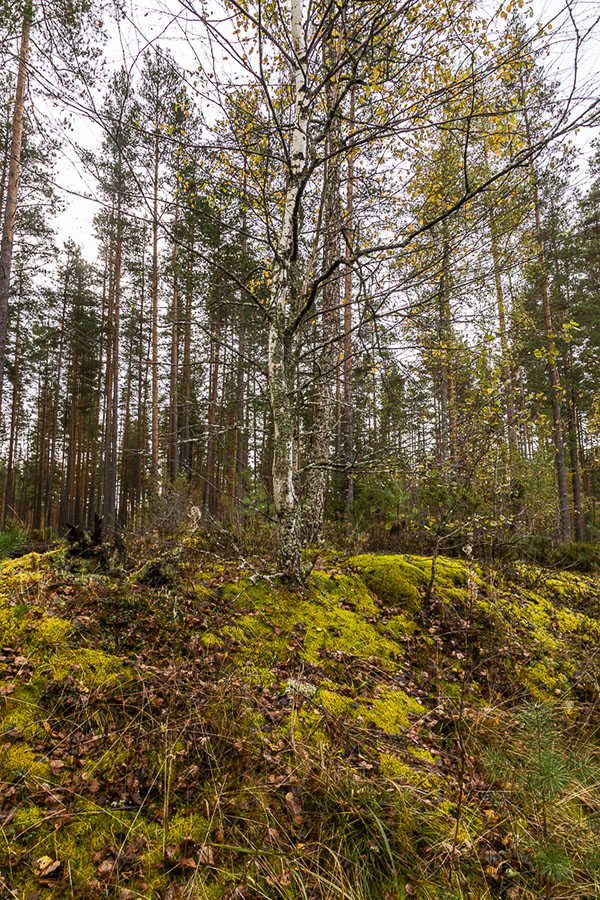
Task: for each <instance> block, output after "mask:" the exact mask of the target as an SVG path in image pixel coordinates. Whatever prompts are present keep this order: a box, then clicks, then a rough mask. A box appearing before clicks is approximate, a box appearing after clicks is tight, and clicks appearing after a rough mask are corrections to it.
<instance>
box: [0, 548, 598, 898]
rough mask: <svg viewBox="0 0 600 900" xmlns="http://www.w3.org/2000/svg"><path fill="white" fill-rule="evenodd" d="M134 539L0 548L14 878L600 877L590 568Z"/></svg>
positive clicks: (103, 883)
mask: <svg viewBox="0 0 600 900" xmlns="http://www.w3.org/2000/svg"><path fill="white" fill-rule="evenodd" d="M136 558H137V559H138V560H139V562H138V565H137V567H136V568H135V569H134V570H131V571H128V572H123V573H122V574H121V575H114V576H111V577H107V576H106V575H103V574H102V573H101V572H99V571H96V570H95V567H94V564H93V563H92V562H90V561H89V560H87V561H86V560H78V559H70V558H69V557H68V555H67V554H66V553H65V552H64V551H62V550H58V551H54V552H52V553H49V554H45V555H42V556H38V555H37V554H29V555H28V556H25V557H22V558H21V559H18V560H7V561H5V562H4V563H3V564H2V567H1V568H0V628H1V631H2V634H1V636H0V643H1V645H2V650H1V653H0V671H1V674H2V680H1V685H0V721H1V725H0V728H1V738H0V740H1V742H2V743H1V744H0V778H1V779H2V807H1V819H0V822H1V830H0V877H1V878H2V882H3V885H4V890H5V892H6V894H7V896H11V897H15V898H27V900H46V898H50V897H62V896H64V897H69V898H72V900H77V898H87V897H90V898H92V897H105V898H113V897H116V898H120V900H134V898H138V897H139V898H149V900H150V898H161V900H177V898H179V897H181V898H184V897H186V898H187V897H189V898H206V900H213V898H214V900H233V898H240V900H242V898H268V900H271V898H272V900H276V898H289V900H292V898H294V900H295V898H304V900H333V898H345V900H367V898H369V900H395V898H401V897H405V896H415V897H417V898H421V900H442V898H444V900H467V898H471V900H475V898H477V900H484V898H490V900H491V898H505V900H527V898H529V900H537V898H541V897H545V898H555V900H558V898H567V897H570V898H588V897H589V898H592V897H597V896H598V894H599V892H600V854H599V853H598V850H597V847H598V846H600V818H599V810H600V788H599V785H600V753H599V749H600V748H599V746H598V737H597V729H598V713H597V700H598V677H597V664H596V653H597V651H596V648H597V646H598V641H599V638H600V624H599V622H598V603H599V601H598V596H599V591H598V588H599V582H598V581H597V580H596V576H595V575H594V574H593V573H588V574H575V573H573V572H564V573H557V572H552V571H549V570H544V569H540V568H537V567H535V566H532V565H530V564H522V563H518V564H517V563H516V564H512V565H511V567H510V569H509V568H508V567H507V568H505V569H504V570H496V571H491V570H486V571H483V570H481V569H479V568H478V567H477V566H475V565H474V564H471V563H470V562H469V561H467V562H460V561H457V560H450V559H445V558H439V559H438V561H437V565H436V571H435V578H434V581H433V590H432V591H431V595H430V596H429V598H428V602H425V595H426V592H427V588H428V585H429V582H430V579H431V560H430V559H428V558H426V557H420V556H410V557H398V556H375V555H362V556H358V557H350V558H340V557H333V556H332V555H327V554H325V555H323V557H322V558H321V559H320V560H318V559H315V560H313V563H314V564H315V567H314V569H313V571H312V573H311V575H310V577H309V579H308V581H307V584H306V586H305V588H304V589H303V590H302V591H298V590H290V589H289V588H286V587H284V586H282V585H280V584H278V583H277V582H276V581H275V580H274V579H273V578H271V577H269V576H268V573H264V572H261V571H260V570H259V569H257V568H253V567H252V566H251V565H250V564H248V563H244V564H242V563H239V562H238V563H235V562H231V563H226V562H223V561H222V560H215V557H214V556H211V555H210V551H207V550H206V548H201V547H198V545H197V544H196V543H195V541H194V538H193V537H191V538H189V537H188V538H185V537H184V538H183V539H181V538H179V539H178V540H177V541H176V542H175V541H174V542H172V543H171V545H170V546H168V547H167V548H166V549H165V548H163V550H162V552H161V554H160V556H159V557H158V558H156V557H155V558H149V556H148V553H147V552H146V553H142V552H139V548H138V552H137V553H136Z"/></svg>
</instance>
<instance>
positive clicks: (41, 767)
mask: <svg viewBox="0 0 600 900" xmlns="http://www.w3.org/2000/svg"><path fill="white" fill-rule="evenodd" d="M1 736H2V735H1V733H0V738H1ZM49 777H50V767H49V766H48V763H47V762H45V760H44V759H42V758H40V754H39V753H36V752H35V751H34V750H33V749H32V748H31V747H30V746H28V744H26V743H24V742H22V741H17V742H16V743H14V744H11V745H9V746H8V747H6V748H3V749H2V755H1V758H0V778H2V779H3V780H5V781H20V780H21V779H23V780H24V781H25V783H26V784H27V785H28V786H30V787H35V786H37V784H39V783H40V782H42V781H47V780H48V778H49Z"/></svg>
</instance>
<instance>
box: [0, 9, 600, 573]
mask: <svg viewBox="0 0 600 900" xmlns="http://www.w3.org/2000/svg"><path fill="white" fill-rule="evenodd" d="M0 14H1V16H2V21H3V29H2V37H1V39H0V58H1V60H2V71H3V73H4V75H3V80H2V89H1V101H2V123H3V125H2V131H1V135H0V210H1V214H2V250H1V256H0V367H1V371H2V380H1V381H0V390H1V398H2V417H1V422H0V429H1V432H0V451H1V460H0V497H1V498H2V500H1V504H0V505H1V509H2V518H3V522H4V525H5V527H6V528H8V529H9V530H10V529H11V528H12V529H15V528H17V529H19V528H21V529H26V530H28V531H29V532H30V533H31V535H32V538H33V539H34V540H37V541H47V540H49V539H50V538H52V537H54V536H56V535H58V534H61V533H64V531H65V529H66V528H67V526H68V524H72V525H75V526H78V527H83V526H92V525H93V523H94V521H95V517H96V516H100V517H101V518H102V531H103V536H104V539H105V540H109V541H110V540H114V538H115V535H117V534H118V533H119V532H120V531H121V530H123V529H125V530H140V529H141V530H158V531H161V530H172V529H174V528H177V527H179V526H180V525H183V524H187V523H189V520H190V518H192V520H193V521H194V522H196V524H199V525H202V526H203V527H205V528H206V529H207V530H209V531H212V532H214V533H216V534H218V535H220V536H221V537H225V538H226V539H227V540H228V541H230V542H232V543H233V544H234V545H235V546H236V547H238V548H243V549H244V550H245V551H246V550H251V549H257V548H260V549H261V550H264V549H266V548H268V547H269V546H272V547H273V548H274V549H275V550H276V552H277V554H278V558H279V565H280V568H281V570H282V571H284V572H285V573H286V574H288V575H289V576H291V577H293V578H296V577H298V576H299V573H300V566H301V563H300V559H301V557H300V549H301V547H302V546H303V545H311V546H320V545H321V544H322V543H323V541H324V539H326V540H327V541H328V542H329V543H331V544H334V545H337V546H341V545H343V546H345V547H348V548H356V549H359V548H373V547H375V548H377V549H395V550H402V551H406V550H407V551H413V550H420V551H424V552H426V551H432V552H434V553H435V554H437V553H438V552H450V553H451V552H453V551H454V550H456V549H457V548H459V549H460V548H462V546H463V545H464V544H465V542H468V543H469V544H472V545H473V546H474V548H475V552H476V553H479V554H486V555H490V554H491V555H496V556H498V555H520V556H523V555H525V556H527V555H529V556H531V557H533V558H536V559H544V560H547V559H548V558H549V557H550V556H551V554H552V553H555V554H556V553H558V554H559V555H560V556H562V557H564V558H571V557H577V558H581V556H582V554H583V555H585V553H588V554H589V553H590V552H591V551H590V550H589V549H588V550H582V549H581V547H580V546H578V545H581V546H584V545H592V546H593V544H594V543H595V542H596V540H597V535H598V526H597V518H596V498H597V496H598V490H599V489H600V488H599V486H598V483H597V482H598V476H597V469H598V459H597V441H598V438H597V433H598V428H599V425H600V383H599V378H600V371H599V370H598V363H597V360H598V349H599V347H598V344H599V342H600V331H599V330H598V316H597V309H598V299H599V291H600V205H599V204H600V180H599V179H600V152H599V150H598V146H597V144H596V143H595V140H594V136H595V133H596V130H597V126H598V117H599V110H598V78H597V75H596V72H595V68H594V65H593V59H594V52H595V51H596V50H597V47H598V32H597V27H598V26H597V21H596V13H595V11H594V9H593V7H588V6H586V5H584V4H579V5H572V4H567V5H565V6H564V7H563V6H557V7H556V9H551V11H550V14H549V13H548V10H547V9H544V11H543V12H540V11H539V10H536V15H534V12H533V10H532V9H531V8H529V7H528V5H527V4H525V3H523V2H517V3H504V4H503V3H498V4H494V5H491V6H489V7H488V6H485V5H484V4H478V3H471V2H462V0H461V2H451V3H448V4H445V5H444V7H443V8H440V7H437V6H436V5H434V4H433V3H431V2H429V0H420V2H408V3H403V4H401V3H397V2H391V0H384V2H378V3H360V4H358V3H351V2H341V3H311V4H309V5H307V6H306V7H305V8H303V7H302V4H300V3H298V2H297V0H292V2H291V3H290V5H289V8H282V7H280V6H278V5H277V4H275V5H269V4H267V5H264V4H262V3H259V4H256V5H253V4H247V3H238V2H235V0H233V2H226V3H223V4H216V3H215V4H211V5H209V6H208V7H205V6H196V5H195V4H193V3H191V2H187V0H185V2H182V3H166V4H164V5H163V6H162V7H161V8H160V9H152V10H150V9H146V8H142V6H141V5H134V6H126V5H122V6H119V5H118V4H102V3H92V2H87V0H79V2H66V0H65V2H62V0H61V2H55V3H52V4H47V3H44V2H31V0H25V2H24V3H17V4H11V5H10V7H9V6H8V4H2V6H1V7H0ZM538 17H539V18H541V21H538ZM65 160H68V164H67V163H66V162H65ZM70 167H74V169H75V170H76V172H77V173H78V174H76V175H71V174H68V173H70V172H72V171H73V169H72V168H70ZM67 182H68V183H67ZM73 196H80V201H79V204H78V205H75V206H74V205H73V201H72V199H70V198H72V197H73ZM92 206H93V208H94V211H95V213H94V217H93V238H92V236H91V235H89V234H82V233H81V222H82V221H83V222H85V216H86V215H87V213H85V212H83V211H84V210H86V209H90V208H91V207H92ZM74 209H81V210H82V212H81V213H80V218H79V225H78V226H77V224H76V223H77V221H78V220H77V218H76V217H74V216H73V211H74ZM70 223H71V224H72V225H73V226H75V227H74V228H73V233H70V232H69V226H70ZM67 235H68V238H67V239H65V237H66V236H67ZM80 244H83V248H84V249H82V247H81V246H80ZM94 249H97V253H96V255H95V257H93V256H92V254H93V252H94Z"/></svg>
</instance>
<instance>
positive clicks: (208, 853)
mask: <svg viewBox="0 0 600 900" xmlns="http://www.w3.org/2000/svg"><path fill="white" fill-rule="evenodd" d="M213 861H214V855H213V852H212V847H209V846H208V845H207V844H205V845H204V847H200V852H199V853H198V864H199V865H201V866H212V864H213Z"/></svg>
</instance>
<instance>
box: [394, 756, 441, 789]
mask: <svg viewBox="0 0 600 900" xmlns="http://www.w3.org/2000/svg"><path fill="white" fill-rule="evenodd" d="M379 769H380V772H381V774H382V775H384V776H385V777H386V778H390V779H392V780H393V781H398V782H400V784H406V785H411V786H414V787H418V788H422V789H425V790H437V789H439V787H440V781H441V779H440V776H439V775H437V774H433V775H431V774H429V773H427V772H424V771H423V770H422V769H418V768H415V767H414V766H410V765H408V763H406V762H403V761H402V760H400V759H398V757H397V756H393V755H392V754H391V753H380V754H379Z"/></svg>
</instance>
